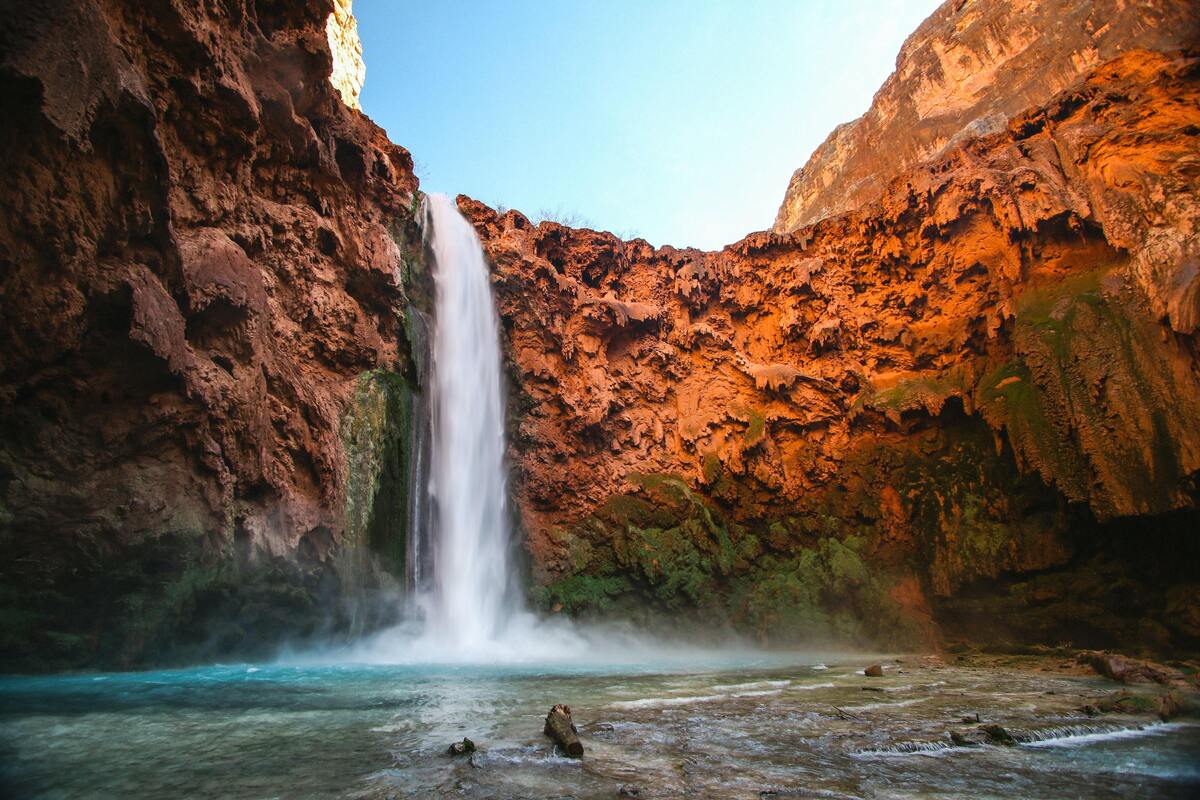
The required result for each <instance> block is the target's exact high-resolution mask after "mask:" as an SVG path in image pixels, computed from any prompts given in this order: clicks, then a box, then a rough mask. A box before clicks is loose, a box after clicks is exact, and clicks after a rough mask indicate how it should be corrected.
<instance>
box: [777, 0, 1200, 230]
mask: <svg viewBox="0 0 1200 800" xmlns="http://www.w3.org/2000/svg"><path fill="white" fill-rule="evenodd" d="M1198 31H1200V10H1197V7H1196V4H1195V3H1187V2H1179V0H1147V1H1146V2H1136V3H1131V2H1126V0H1051V1H1050V2H1047V0H1008V1H1007V2H987V1H986V0H947V2H945V3H943V4H942V5H941V6H940V7H938V9H937V10H936V11H935V12H934V13H933V14H931V15H930V16H929V18H928V19H927V20H925V22H924V23H922V24H921V26H920V27H919V28H918V29H917V30H916V31H914V32H913V34H912V35H911V36H909V37H908V40H907V41H905V43H904V47H903V48H901V50H900V54H899V56H897V58H896V70H895V72H893V73H892V75H891V77H890V78H888V79H887V81H886V82H885V83H884V84H883V86H882V87H881V88H880V89H879V92H878V93H877V94H876V95H875V100H874V102H873V103H872V104H871V108H870V109H869V110H868V111H867V113H866V114H864V115H863V116H862V117H860V118H859V119H856V120H854V121H853V122H849V123H846V124H845V125H839V126H838V127H837V128H835V129H834V131H833V132H832V133H830V134H829V137H828V138H827V139H826V140H825V143H824V144H822V145H821V146H820V147H818V148H817V149H816V151H814V152H813V154H812V156H811V157H810V158H809V160H808V163H806V164H805V165H804V166H803V167H802V168H800V169H798V170H796V173H795V174H794V175H793V176H792V179H791V181H790V183H789V184H788V188H787V194H786V196H785V197H784V200H783V204H782V205H781V206H780V208H779V215H778V217H777V218H776V220H775V227H774V230H775V231H777V232H780V233H785V232H787V231H791V230H795V229H796V228H799V227H801V226H804V225H810V224H812V223H814V222H816V221H817V220H820V219H824V218H825V217H828V216H834V215H837V214H841V213H843V212H845V211H850V210H853V209H857V208H859V207H860V206H862V205H863V204H865V203H869V202H871V201H872V200H876V199H878V198H879V197H880V196H881V195H883V194H884V191H885V189H886V188H887V185H888V182H889V181H891V180H892V179H893V178H903V176H905V175H906V173H908V171H909V170H910V169H912V168H913V167H915V166H917V165H918V164H921V163H922V162H925V161H927V160H929V159H930V158H934V157H937V156H938V155H939V154H942V153H945V152H947V151H948V150H950V149H952V148H954V147H956V146H958V145H960V144H961V143H962V142H963V141H965V140H967V139H971V138H974V137H977V136H984V135H987V134H989V133H995V132H997V131H1000V130H1003V129H1004V128H1005V127H1007V126H1008V124H1009V121H1010V120H1011V119H1012V118H1013V117H1014V116H1017V115H1020V114H1022V113H1024V112H1025V111H1027V110H1028V109H1030V108H1037V107H1040V106H1042V105H1044V104H1045V103H1046V102H1048V101H1049V100H1050V98H1051V97H1053V96H1054V95H1055V94H1057V93H1058V92H1060V91H1062V90H1064V89H1066V88H1068V87H1070V86H1072V85H1074V84H1075V82H1076V81H1078V80H1080V79H1081V78H1083V77H1084V76H1086V75H1087V74H1088V73H1089V72H1091V71H1092V70H1094V69H1095V68H1096V67H1097V66H1099V65H1100V64H1102V63H1104V62H1105V61H1108V60H1110V59H1112V58H1115V57H1116V56H1118V55H1119V54H1121V53H1122V52H1125V51H1127V50H1135V49H1144V50H1154V51H1160V52H1169V51H1176V50H1180V49H1183V48H1186V47H1189V46H1194V45H1195V43H1196V41H1197V32H1198Z"/></svg>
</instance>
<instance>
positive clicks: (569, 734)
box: [545, 703, 583, 758]
mask: <svg viewBox="0 0 1200 800" xmlns="http://www.w3.org/2000/svg"><path fill="white" fill-rule="evenodd" d="M545 734H546V735H547V736H549V737H550V738H551V739H553V740H554V741H555V743H556V744H558V746H559V747H561V748H562V751H563V752H564V753H566V754H567V755H568V756H570V757H571V758H583V742H581V741H579V732H578V731H577V730H575V723H573V722H571V707H570V706H565V705H563V704H562V703H559V704H558V705H556V706H554V708H552V709H550V713H549V714H547V715H546V727H545Z"/></svg>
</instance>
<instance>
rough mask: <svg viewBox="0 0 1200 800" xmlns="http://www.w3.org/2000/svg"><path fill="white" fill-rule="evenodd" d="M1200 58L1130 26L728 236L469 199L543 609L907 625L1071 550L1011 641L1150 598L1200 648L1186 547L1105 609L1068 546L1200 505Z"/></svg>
mask: <svg viewBox="0 0 1200 800" xmlns="http://www.w3.org/2000/svg"><path fill="white" fill-rule="evenodd" d="M1198 74H1200V62H1198V60H1197V57H1196V55H1195V54H1193V53H1187V52H1175V53H1157V52H1151V51H1146V50H1131V51H1129V52H1126V53H1124V54H1123V55H1121V56H1119V57H1118V58H1116V59H1114V60H1111V61H1108V62H1106V63H1104V64H1101V65H1100V66H1098V67H1096V68H1095V69H1093V70H1091V71H1090V72H1089V73H1088V74H1087V75H1086V76H1085V78H1084V79H1083V80H1082V81H1080V82H1078V83H1076V84H1075V85H1073V86H1071V87H1070V88H1069V89H1066V90H1065V91H1062V92H1059V93H1058V94H1056V95H1055V96H1054V97H1052V98H1050V100H1049V101H1048V102H1047V103H1045V104H1044V105H1042V106H1039V107H1037V108H1034V109H1029V110H1027V111H1026V112H1025V113H1022V114H1016V115H1014V116H1013V117H1012V119H1010V120H1007V121H1006V122H1005V123H1004V124H1003V125H1002V126H1001V129H1000V130H998V131H995V132H993V133H991V134H989V135H986V136H978V137H973V138H970V139H967V140H964V141H962V142H960V143H959V144H957V145H956V146H954V147H951V148H949V149H947V151H946V152H945V153H944V154H943V155H942V156H941V157H939V158H937V159H935V160H933V161H930V162H928V163H927V164H925V165H923V166H920V167H917V168H915V169H911V170H909V171H908V172H907V173H906V174H904V176H903V177H902V178H900V179H897V180H894V181H892V182H891V183H890V184H889V186H888V187H887V189H886V191H885V192H884V193H883V195H882V196H881V197H880V198H879V199H878V200H876V201H875V202H873V203H869V204H866V205H863V206H862V207H861V208H858V209H857V210H856V211H853V212H850V213H847V214H843V215H841V216H839V217H835V218H829V219H825V220H823V221H821V222H819V223H817V224H816V225H812V226H807V227H804V228H801V229H799V230H797V231H795V232H793V233H791V234H775V233H759V234H753V235H751V236H749V237H747V238H746V239H744V240H743V241H741V242H739V243H737V244H734V245H732V246H730V247H728V248H726V249H725V250H723V251H721V252H717V253H707V252H700V251H696V250H677V249H674V248H669V247H667V248H659V249H655V248H652V247H650V246H649V245H648V244H647V243H645V242H643V241H632V242H623V241H620V240H618V239H616V238H615V237H613V236H611V235H609V234H605V233H597V232H594V231H588V230H573V229H569V228H565V227H562V226H560V225H556V224H554V223H549V222H545V223H542V224H540V225H537V226H534V225H532V224H530V222H529V221H528V220H527V219H526V218H525V217H523V216H522V215H520V214H519V213H517V212H512V211H510V212H507V213H506V214H504V215H499V216H498V215H497V214H495V213H493V212H492V211H491V210H490V209H488V208H486V207H484V206H482V205H481V204H479V203H476V202H474V201H471V200H469V199H466V198H462V199H460V205H461V207H462V208H463V209H464V211H465V212H467V213H468V214H469V215H470V216H471V217H472V218H473V219H474V221H475V224H476V226H477V228H478V230H479V231H480V234H481V236H482V238H483V240H484V242H485V245H486V250H487V252H488V254H489V256H490V258H491V260H492V261H493V263H494V264H495V268H496V277H495V282H496V287H497V291H498V293H499V297H500V304H501V313H502V316H503V321H504V328H505V331H506V333H507V336H508V339H509V342H510V344H511V358H512V362H513V365H514V370H515V373H516V374H515V376H514V383H515V385H516V389H515V399H514V404H513V405H514V407H515V409H516V412H517V413H516V419H515V422H514V426H515V430H514V433H513V442H514V446H513V459H514V462H515V463H516V464H517V467H518V474H519V477H518V484H519V492H520V499H521V505H522V508H523V511H524V514H525V522H526V526H527V529H528V535H529V546H530V549H531V551H532V553H533V560H534V563H535V566H536V568H537V574H538V576H539V578H540V579H541V580H542V581H543V582H544V583H545V584H546V586H547V587H548V588H547V589H546V591H545V594H544V598H545V600H546V602H547V604H548V605H550V606H554V607H558V606H565V607H567V608H568V609H571V610H578V609H582V608H604V607H611V606H614V605H620V603H621V602H622V599H623V598H628V597H634V596H636V597H637V598H638V602H639V603H641V602H643V601H645V600H646V599H649V600H650V601H651V602H652V603H657V604H658V605H659V606H660V607H663V608H666V609H677V608H685V607H690V606H700V607H703V608H706V609H708V610H709V611H710V612H712V613H715V614H718V615H721V616H723V617H725V618H729V619H732V620H733V621H734V622H735V623H736V624H738V625H742V626H750V627H752V628H754V629H756V630H758V631H759V632H760V633H761V634H762V635H763V636H764V637H767V638H772V637H776V636H786V635H789V634H792V635H795V634H799V635H813V634H817V633H821V632H824V633H828V634H830V635H834V636H846V635H850V636H859V637H861V638H862V639H863V640H864V641H872V640H874V641H879V639H880V638H882V639H883V640H885V641H887V640H891V641H892V643H895V644H900V643H912V642H913V641H918V640H921V639H922V638H926V639H928V637H930V636H932V635H933V633H934V630H935V627H934V626H935V623H936V622H937V620H936V619H935V618H934V615H933V614H931V608H933V607H935V606H939V605H942V606H946V609H947V610H946V613H945V614H944V615H943V620H951V621H952V619H955V618H957V619H966V618H971V617H972V615H971V613H969V612H968V611H967V610H965V609H964V608H963V607H953V608H951V606H952V605H953V603H950V599H951V598H954V597H956V596H958V595H959V593H960V592H962V591H964V590H967V589H970V588H971V587H977V586H979V585H981V582H989V581H990V582H995V581H1001V580H1008V579H1010V578H1011V576H1015V575H1021V574H1028V573H1049V572H1053V571H1054V570H1060V569H1066V568H1067V567H1071V568H1072V569H1075V571H1074V572H1071V573H1070V575H1072V576H1074V577H1069V578H1062V579H1061V581H1060V584H1062V585H1056V586H1055V587H1053V588H1050V587H1049V584H1050V583H1051V581H1049V580H1047V581H1044V583H1045V584H1046V585H1045V586H1042V588H1041V589H1040V591H1041V592H1042V596H1041V598H1040V600H1037V601H1035V600H1032V599H1029V598H1024V599H1022V600H1021V602H1026V601H1028V603H1027V604H1032V605H1033V606H1037V605H1038V604H1039V603H1040V604H1041V605H1043V606H1049V607H1052V608H1050V609H1049V610H1048V611H1046V613H1045V614H1044V615H1041V616H1039V614H1040V612H1039V611H1038V609H1036V608H1023V609H1021V611H1020V613H1022V614H1026V616H1027V617H1028V618H1029V626H1028V627H1030V628H1033V627H1037V628H1038V631H1037V632H1036V633H1032V634H1028V635H1030V636H1031V637H1033V638H1035V639H1043V640H1044V639H1047V638H1051V637H1062V638H1064V639H1067V640H1069V639H1071V638H1072V637H1078V638H1082V639H1085V640H1087V639H1090V640H1097V641H1111V640H1114V639H1119V638H1120V637H1121V636H1122V635H1127V634H1129V631H1130V626H1131V625H1132V626H1133V627H1135V628H1136V626H1137V625H1138V624H1140V622H1139V620H1138V618H1137V616H1136V615H1143V616H1145V617H1147V618H1150V619H1151V620H1152V621H1153V623H1154V625H1155V626H1157V627H1155V628H1154V630H1153V631H1152V632H1151V633H1146V634H1145V635H1144V636H1142V637H1141V638H1142V639H1143V640H1144V639H1153V640H1155V644H1158V645H1161V646H1163V647H1168V648H1169V647H1171V646H1173V645H1178V646H1188V647H1193V648H1194V647H1196V646H1197V645H1198V644H1200V639H1197V634H1198V633H1200V629H1198V628H1197V626H1196V624H1195V623H1196V615H1197V613H1198V611H1200V609H1198V608H1197V605H1196V602H1195V600H1187V601H1183V600H1181V599H1180V598H1182V597H1185V596H1186V594H1187V592H1188V591H1189V589H1188V588H1187V586H1188V585H1187V580H1191V581H1195V580H1196V576H1195V575H1194V574H1192V575H1191V577H1190V578H1186V577H1185V578H1180V577H1179V576H1176V577H1174V578H1171V579H1164V581H1163V582H1164V583H1169V582H1170V581H1171V580H1179V581H1183V582H1184V584H1185V586H1184V588H1182V589H1179V587H1177V586H1175V587H1173V588H1171V591H1175V592H1176V594H1174V595H1172V596H1171V598H1168V597H1166V593H1168V588H1169V587H1167V586H1165V585H1164V586H1154V587H1142V588H1141V589H1139V590H1138V591H1140V592H1142V596H1141V597H1139V598H1137V599H1136V601H1131V605H1130V607H1129V608H1126V609H1112V608H1111V605H1112V604H1113V603H1114V598H1113V597H1106V596H1105V595H1104V592H1105V591H1107V589H1106V587H1105V586H1104V585H1103V584H1104V582H1105V580H1104V579H1095V580H1092V577H1090V576H1092V575H1093V573H1095V572H1096V570H1102V569H1103V568H1106V567H1103V565H1102V564H1100V562H1097V563H1096V564H1092V565H1091V566H1090V567H1088V568H1087V569H1083V568H1081V567H1080V564H1081V561H1084V560H1086V559H1088V558H1091V555H1092V554H1093V550H1092V549H1091V548H1092V547H1093V546H1094V544H1095V542H1097V541H1100V539H1101V538H1103V537H1107V536H1111V535H1112V533H1111V530H1109V529H1106V528H1104V525H1105V524H1106V523H1107V524H1109V525H1110V526H1115V527H1116V528H1119V527H1120V526H1121V525H1122V524H1124V523H1121V522H1111V521H1113V520H1121V519H1125V518H1130V517H1135V518H1145V517H1147V516H1152V515H1163V516H1162V519H1163V520H1166V521H1164V522H1162V524H1161V525H1160V526H1159V527H1160V528H1170V527H1172V526H1175V527H1180V528H1186V527H1187V526H1188V525H1190V524H1193V523H1194V522H1195V520H1196V515H1195V508H1196V503H1197V493H1196V476H1197V474H1198V472H1200V423H1198V420H1200V369H1198V363H1200V362H1198V356H1200V348H1198V346H1197V338H1196V335H1195V334H1196V315H1197V312H1198V311H1200V305H1198V303H1200V271H1198V270H1197V268H1196V265H1197V263H1200V262H1198V261H1197V254H1198V253H1200V247H1198V245H1200V239H1198V238H1197V234H1198V229H1197V222H1198V221H1200V204H1198V203H1197V201H1196V198H1197V196H1198V194H1197V191H1198V190H1200V170H1198V169H1197V167H1198V166H1200V148H1198V147H1197V143H1198V141H1200V138H1198V137H1200V111H1198V110H1197V109H1200V84H1198V81H1197V76H1198ZM884 151H885V152H890V151H891V148H884ZM1173 514H1174V515H1179V514H1182V515H1183V516H1172V515H1173ZM1113 529H1114V530H1115V528H1113ZM1163 535H1164V536H1165V535H1166V534H1163ZM1089 537H1090V541H1091V542H1092V544H1088V543H1087V542H1086V541H1085V540H1088V539H1089ZM1187 541H1189V542H1192V544H1190V545H1186V547H1190V548H1191V550H1189V551H1187V552H1192V551H1194V550H1195V549H1196V548H1195V544H1194V536H1192V537H1188V539H1187ZM1146 546H1147V547H1148V548H1151V549H1152V548H1153V547H1162V548H1164V549H1163V550H1162V551H1160V552H1159V555H1160V556H1161V557H1162V558H1165V559H1167V560H1169V559H1170V558H1171V555H1170V553H1171V552H1173V548H1175V547H1177V546H1179V545H1178V544H1166V543H1164V542H1159V543H1158V544H1156V545H1151V544H1148V543H1147V544H1146ZM1176 552H1177V551H1176ZM1085 554H1086V555H1085ZM1101 561H1103V558H1101ZM1105 563H1107V562H1105ZM1089 570H1091V571H1090V572H1089ZM1116 572H1117V573H1119V572H1120V570H1119V569H1117V570H1116ZM1192 572H1193V573H1194V572H1195V571H1194V570H1193V571H1192ZM1085 573H1086V575H1087V576H1089V577H1087V578H1085V577H1083V576H1084V575H1085ZM1062 574H1067V573H1062ZM1060 577H1061V575H1060ZM1085 580H1092V582H1093V583H1095V584H1097V585H1095V586H1091V587H1085V588H1080V586H1078V585H1074V584H1070V582H1071V581H1075V582H1076V584H1079V582H1080V581H1085ZM1129 580H1132V578H1129ZM1146 580H1149V581H1151V582H1153V580H1154V579H1153V578H1146ZM1064 581H1065V583H1063V582H1064ZM1069 585H1074V588H1069ZM1190 586H1191V588H1192V589H1194V588H1195V584H1194V583H1193V584H1190ZM994 588H995V591H994V592H993V596H994V598H999V597H1000V596H1001V595H1003V594H1004V591H1005V589H1004V588H1003V586H1000V587H994ZM1027 590H1028V591H1032V590H1029V589H1028V586H1027V585H1022V588H1021V589H1020V591H1027ZM1075 591H1078V592H1081V593H1082V594H1080V595H1079V597H1076V598H1075V599H1076V601H1077V602H1079V603H1081V604H1082V605H1083V606H1086V607H1088V608H1089V609H1090V610H1088V611H1086V612H1085V611H1083V610H1081V609H1080V608H1076V609H1075V612H1074V613H1075V615H1076V616H1077V617H1078V619H1075V620H1072V612H1071V610H1070V608H1069V607H1068V606H1069V603H1070V601H1071V596H1072V592H1075ZM1089 592H1090V594H1089ZM1035 594H1036V593H1035ZM1135 594H1136V593H1135ZM1084 596H1086V597H1087V599H1086V600H1082V599H1080V598H1081V597H1084ZM996 602H997V603H1000V602H1001V601H1000V600H999V599H997V600H996ZM1004 602H1008V601H1007V600H1006V601H1004ZM1180 602H1182V603H1183V605H1182V606H1181V605H1179V603H1180ZM1062 603H1067V604H1068V606H1063V605H1061V604H1062ZM1171 603H1174V604H1175V607H1176V608H1175V611H1174V612H1173V613H1170V614H1167V613H1165V612H1164V609H1165V608H1166V606H1167V605H1170V604H1171ZM1055 604H1059V605H1057V606H1055ZM1018 605H1019V603H1018ZM1121 611H1124V612H1127V613H1131V614H1134V615H1135V618H1134V621H1133V622H1130V621H1129V620H1128V619H1126V618H1124V617H1121V614H1120V613H1118V612H1121ZM955 614H958V615H959V616H958V617H955V616H954V615H955ZM1056 614H1057V615H1058V616H1057V617H1056V616H1055V615H1056ZM1105 614H1108V617H1107V618H1103V617H1104V615H1105ZM964 615H965V616H964ZM1073 622H1074V623H1075V624H1073ZM1012 629H1013V630H1018V631H1020V630H1024V629H1022V628H1021V625H1020V623H1019V621H1016V622H1014V624H1013V626H1012ZM977 633H979V634H980V635H982V632H981V631H977ZM1022 635H1023V634H1022ZM1128 638H1130V639H1132V638H1137V637H1135V636H1129V637H1128Z"/></svg>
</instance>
